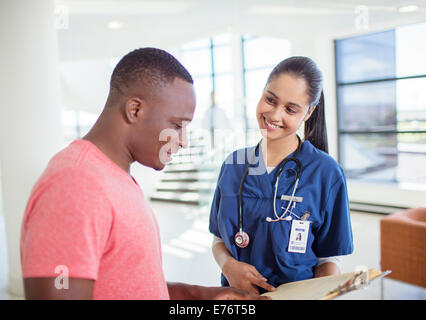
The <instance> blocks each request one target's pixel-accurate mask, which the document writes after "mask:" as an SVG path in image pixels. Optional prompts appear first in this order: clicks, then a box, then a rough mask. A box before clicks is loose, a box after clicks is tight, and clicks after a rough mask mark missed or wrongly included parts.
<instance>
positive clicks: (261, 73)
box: [241, 35, 291, 145]
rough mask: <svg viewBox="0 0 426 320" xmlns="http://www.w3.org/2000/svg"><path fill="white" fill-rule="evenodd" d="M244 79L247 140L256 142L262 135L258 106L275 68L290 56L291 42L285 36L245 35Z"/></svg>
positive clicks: (243, 48) (251, 142)
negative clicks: (257, 111)
mask: <svg viewBox="0 0 426 320" xmlns="http://www.w3.org/2000/svg"><path fill="white" fill-rule="evenodd" d="M241 41H242V55H243V81H244V95H245V103H246V104H245V112H246V113H245V117H246V119H245V121H246V144H247V145H255V144H256V143H257V142H258V141H259V139H260V137H261V136H260V132H259V129H258V124H257V119H256V107H257V104H258V102H259V99H260V97H261V95H262V92H263V88H264V87H265V84H266V80H267V79H268V76H269V74H270V73H271V71H272V69H273V68H274V67H275V65H277V64H278V63H279V62H280V61H282V60H284V59H285V58H288V57H289V56H290V49H291V46H290V42H289V41H288V40H284V39H278V38H267V37H253V36H250V35H247V36H243V37H242V40H241Z"/></svg>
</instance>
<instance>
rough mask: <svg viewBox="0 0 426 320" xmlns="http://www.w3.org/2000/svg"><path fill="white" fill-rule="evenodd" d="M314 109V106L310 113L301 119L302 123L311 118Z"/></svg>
mask: <svg viewBox="0 0 426 320" xmlns="http://www.w3.org/2000/svg"><path fill="white" fill-rule="evenodd" d="M315 108H316V106H315V107H313V108H312V109H311V111H309V112H308V113H307V114H306V116H305V118H304V119H303V121H308V119H309V118H310V117H311V115H312V113H314V111H315Z"/></svg>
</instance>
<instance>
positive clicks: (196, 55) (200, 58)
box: [180, 48, 212, 77]
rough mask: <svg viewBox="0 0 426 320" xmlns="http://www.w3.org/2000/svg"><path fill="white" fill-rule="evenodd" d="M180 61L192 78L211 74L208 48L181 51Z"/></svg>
mask: <svg viewBox="0 0 426 320" xmlns="http://www.w3.org/2000/svg"><path fill="white" fill-rule="evenodd" d="M180 61H181V63H182V64H183V65H184V66H185V68H187V69H188V71H189V73H191V75H192V76H193V77H194V76H197V75H209V74H211V72H212V67H211V54H210V48H208V49H201V50H191V51H182V53H181V58H180Z"/></svg>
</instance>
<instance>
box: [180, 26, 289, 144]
mask: <svg viewBox="0 0 426 320" xmlns="http://www.w3.org/2000/svg"><path fill="white" fill-rule="evenodd" d="M236 51H240V53H241V60H242V61H240V58H239V55H238V54H235V52H236ZM289 55H290V42H289V41H287V40H283V39H277V38H268V37H254V36H249V35H247V36H242V37H239V36H238V37H236V35H233V34H230V33H228V34H221V35H217V36H213V37H211V38H206V39H201V40H197V41H193V42H191V43H187V44H185V45H183V46H181V47H180V50H179V60H180V61H181V62H182V64H183V65H184V66H185V67H186V68H187V69H188V71H189V72H190V73H191V75H192V77H193V78H194V87H195V90H196V95H197V108H196V110H195V115H194V120H193V122H192V124H191V127H197V126H201V127H203V128H204V129H208V128H210V125H211V124H210V122H209V112H210V109H211V108H210V107H211V92H214V96H215V104H216V105H215V107H216V108H217V109H216V111H218V112H217V114H218V115H219V116H220V115H222V116H220V118H221V119H222V120H223V121H220V122H221V123H220V125H221V127H223V126H224V123H227V124H228V125H227V126H228V128H227V129H229V130H231V132H232V134H233V135H235V136H236V137H235V138H236V140H238V141H234V142H233V143H231V142H230V137H229V134H228V135H226V134H225V139H226V141H220V143H221V144H226V145H227V146H229V147H231V148H230V150H229V151H232V150H233V149H235V148H238V147H243V146H245V145H253V144H256V143H257V142H258V140H259V139H260V132H259V129H258V125H257V120H256V106H257V103H258V101H259V98H260V96H261V94H262V91H263V88H264V86H265V84H266V80H267V77H268V75H269V73H270V72H271V71H272V68H273V67H274V66H275V65H276V64H277V63H278V62H280V61H281V60H283V59H285V58H287V57H288V56H289ZM239 66H241V67H239ZM237 88H243V93H242V95H243V97H241V96H240V97H238V93H236V92H237V91H238V90H237ZM241 100H244V102H243V103H241ZM241 109H242V110H241ZM225 118H226V119H225ZM231 124H232V127H231ZM221 129H222V128H221ZM239 132H241V133H243V134H242V135H241V134H238V133H239ZM242 136H243V137H242ZM219 147H220V146H219Z"/></svg>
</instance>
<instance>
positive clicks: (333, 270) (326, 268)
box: [314, 262, 340, 278]
mask: <svg viewBox="0 0 426 320" xmlns="http://www.w3.org/2000/svg"><path fill="white" fill-rule="evenodd" d="M337 274H340V270H339V267H338V266H337V265H336V264H335V263H334V262H325V263H323V264H320V265H319V266H316V267H315V276H314V277H315V278H320V277H325V276H332V275H337Z"/></svg>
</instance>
